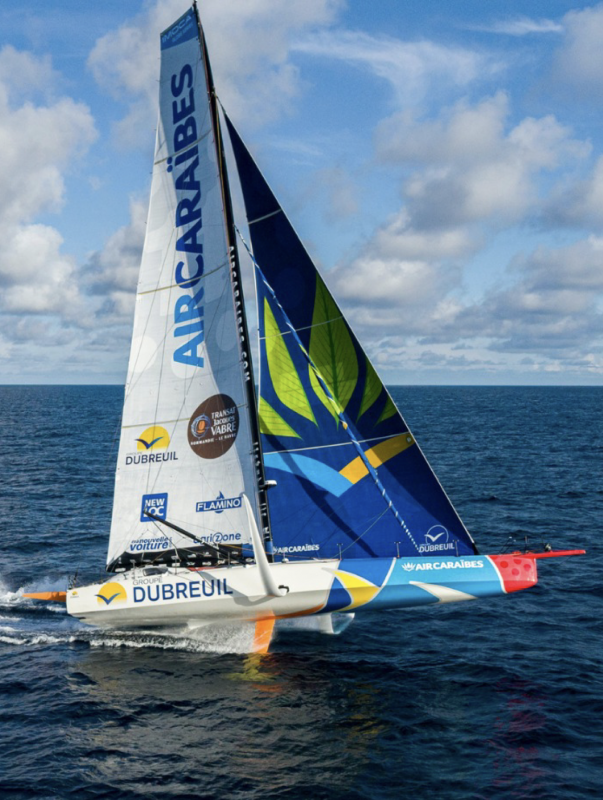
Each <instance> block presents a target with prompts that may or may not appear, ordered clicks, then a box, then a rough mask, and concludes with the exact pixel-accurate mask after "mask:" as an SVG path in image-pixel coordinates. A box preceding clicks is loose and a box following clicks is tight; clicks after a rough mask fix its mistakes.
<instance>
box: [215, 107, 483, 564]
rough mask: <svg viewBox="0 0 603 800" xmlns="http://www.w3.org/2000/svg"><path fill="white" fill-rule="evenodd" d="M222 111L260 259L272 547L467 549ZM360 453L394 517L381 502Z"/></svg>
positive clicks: (372, 552) (283, 550) (263, 426)
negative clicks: (272, 484) (272, 483)
mask: <svg viewBox="0 0 603 800" xmlns="http://www.w3.org/2000/svg"><path fill="white" fill-rule="evenodd" d="M226 121H227V124H228V128H229V133H230V137H231V142H232V145H233V151H234V155H235V159H236V162H237V168H238V172H239V177H240V180H241V186H242V190H243V197H244V200H245V205H246V212H247V218H248V222H249V228H250V234H251V240H252V243H253V249H254V256H255V259H256V261H257V263H258V265H259V269H260V270H261V275H258V276H257V277H258V281H257V284H258V306H259V320H260V359H261V364H260V408H259V413H260V430H261V433H262V446H263V450H264V463H265V467H266V475H267V477H268V478H270V479H274V480H276V481H277V484H278V485H277V488H275V489H273V490H272V491H271V493H270V513H271V520H272V536H273V541H274V546H275V550H276V552H277V553H280V554H281V555H287V556H289V557H291V556H295V555H298V556H303V557H308V556H316V557H324V558H328V557H337V556H339V554H340V553H341V554H342V555H343V556H344V557H346V558H361V557H362V558H366V557H367V556H381V557H385V556H395V555H397V554H400V555H406V556H413V555H429V554H432V555H442V554H446V553H450V554H451V555H453V554H456V553H458V554H459V555H464V554H472V553H474V552H476V551H475V546H474V544H473V541H472V540H471V537H470V536H469V534H468V532H467V531H466V529H465V528H464V526H463V524H462V522H461V520H460V519H459V517H458V515H457V513H456V511H455V510H454V508H453V506H452V505H451V503H450V501H449V500H448V498H447V496H446V494H445V493H444V491H443V490H442V488H441V486H440V485H439V483H438V481H437V478H436V477H435V475H434V474H433V472H432V470H431V468H430V467H429V465H428V464H427V462H426V460H425V458H424V456H423V454H422V453H421V451H420V449H419V447H418V446H417V444H416V442H415V440H414V437H413V436H412V434H411V432H410V431H409V429H408V426H407V425H406V423H405V422H404V420H403V418H402V416H401V415H400V413H399V412H398V410H397V408H396V406H395V405H394V403H393V401H392V400H391V398H390V396H389V394H388V392H387V390H386V389H385V387H384V386H383V384H382V383H381V381H380V379H379V377H378V376H377V374H376V372H375V370H374V368H373V366H372V364H371V363H370V361H369V359H368V358H367V356H366V354H365V353H364V351H363V350H362V348H361V346H360V344H359V343H358V341H357V339H356V337H355V336H354V334H353V332H352V331H351V329H350V327H349V325H348V324H347V322H346V320H345V319H344V317H343V315H342V314H341V311H340V310H339V308H338V306H337V304H336V303H335V301H334V299H333V297H332V295H331V294H330V292H329V291H328V289H327V287H326V286H325V284H324V281H323V280H322V278H321V277H320V275H319V274H318V272H317V270H316V268H315V266H314V264H313V263H312V261H311V259H310V257H309V256H308V254H307V252H306V250H305V249H304V247H303V245H302V244H301V242H300V240H299V238H298V237H297V235H296V233H295V231H294V230H293V228H292V226H291V224H290V222H289V221H288V219H287V218H286V216H285V214H284V213H283V211H282V209H281V207H280V206H279V204H278V202H277V201H276V199H275V197H274V195H273V194H272V192H271V190H270V188H269V187H268V185H267V184H266V181H265V180H264V178H263V176H262V175H261V173H260V172H259V170H258V168H257V166H256V165H255V163H254V161H253V159H252V158H251V156H250V154H249V152H248V151H247V149H246V148H245V145H244V144H243V143H242V141H241V139H240V137H239V136H238V134H237V132H236V130H235V129H234V127H233V126H232V124H231V123H230V121H229V120H228V118H226ZM262 278H265V280H266V283H267V284H268V286H266V285H265V284H264V282H263V280H262ZM272 290H274V295H275V296H273V294H272ZM279 306H280V307H279ZM288 324H290V325H292V326H293V328H294V329H295V334H293V333H292V332H291V331H290V330H289V328H288ZM302 348H304V349H305V351H306V352H307V354H308V357H309V360H310V362H311V364H312V365H313V366H314V367H315V368H316V370H317V371H318V373H319V374H320V377H321V378H322V380H323V381H324V383H325V384H326V386H327V387H328V390H329V394H330V395H331V397H329V396H328V395H327V393H325V391H324V390H323V388H322V387H321V385H320V381H319V380H318V379H317V376H316V372H315V371H314V369H313V367H312V366H309V364H308V359H307V358H306V357H304V353H303V351H302ZM333 400H334V402H333ZM340 413H342V414H343V415H344V418H345V424H344V423H342V421H341V418H340V416H339V414H340ZM353 439H355V440H356V441H357V442H359V443H360V445H361V448H362V451H363V452H364V454H365V455H364V456H363V457H362V456H359V454H358V451H357V449H356V447H355V445H354V443H353ZM367 460H368V462H369V463H370V465H371V466H372V467H374V468H375V469H376V470H377V473H378V478H379V481H380V483H381V484H382V488H384V489H385V491H386V494H387V495H388V496H389V498H390V499H391V501H392V504H393V506H394V507H395V509H396V510H397V511H398V513H399V517H400V518H401V519H396V516H395V515H394V514H393V513H392V510H391V509H390V508H389V507H388V503H386V502H385V500H384V498H383V496H382V489H380V488H379V487H378V485H377V482H376V481H375V479H374V477H373V475H372V474H371V471H370V470H369V468H368V467H367V464H366V461H367Z"/></svg>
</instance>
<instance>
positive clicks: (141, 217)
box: [85, 198, 148, 323]
mask: <svg viewBox="0 0 603 800" xmlns="http://www.w3.org/2000/svg"><path fill="white" fill-rule="evenodd" d="M147 208H148V198H145V199H143V200H141V199H132V200H131V201H130V221H129V223H128V224H127V225H124V226H123V227H121V228H119V229H118V230H117V231H116V232H115V233H114V234H113V235H112V236H111V237H110V238H109V239H108V240H107V242H106V244H105V246H104V248H103V249H102V250H100V251H98V252H96V253H93V254H92V255H91V256H90V257H89V259H88V263H87V264H86V266H85V271H86V284H87V286H88V287H89V289H90V291H91V292H92V293H93V294H95V295H99V296H102V297H103V298H104V299H105V301H104V303H103V305H102V308H101V313H102V314H103V315H105V316H106V315H110V316H111V317H112V319H113V321H114V322H116V323H119V322H127V323H129V322H130V321H131V319H132V315H133V313H134V301H135V297H136V285H137V283H138V273H139V270H140V258H141V255H142V247H143V244H144V236H145V230H146V221H147Z"/></svg>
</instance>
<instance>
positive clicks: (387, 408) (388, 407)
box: [377, 395, 398, 425]
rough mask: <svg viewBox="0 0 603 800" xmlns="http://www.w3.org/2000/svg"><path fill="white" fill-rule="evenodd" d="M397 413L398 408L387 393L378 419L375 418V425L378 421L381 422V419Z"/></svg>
mask: <svg viewBox="0 0 603 800" xmlns="http://www.w3.org/2000/svg"><path fill="white" fill-rule="evenodd" d="M397 413H398V409H397V407H396V406H395V405H394V401H393V400H392V399H391V397H390V396H389V395H387V400H386V401H385V405H384V406H383V411H382V412H381V415H380V417H379V419H378V420H377V425H378V424H379V423H380V422H383V420H385V419H389V418H390V417H393V416H394V414H397Z"/></svg>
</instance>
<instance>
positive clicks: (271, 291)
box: [235, 226, 420, 552]
mask: <svg viewBox="0 0 603 800" xmlns="http://www.w3.org/2000/svg"><path fill="white" fill-rule="evenodd" d="M235 230H236V231H237V233H238V235H239V238H240V239H241V241H242V242H243V245H244V247H245V249H246V250H247V252H248V253H249V256H250V258H251V260H252V262H253V265H254V266H255V268H256V270H257V272H258V274H259V275H260V277H261V279H262V282H263V284H264V286H265V287H266V289H267V290H268V292H269V294H270V296H271V297H272V299H273V301H274V302H275V303H276V304H277V306H278V308H279V309H280V311H281V313H282V315H283V318H284V320H285V323H286V325H287V327H288V328H289V329H290V330H291V332H292V333H293V336H294V338H295V341H296V342H297V345H298V347H299V348H300V350H301V352H302V354H303V356H304V358H305V359H306V361H307V362H308V365H309V366H310V368H311V369H312V371H313V373H314V375H315V376H316V379H317V381H318V382H319V384H320V386H321V388H322V390H323V392H325V394H326V396H327V398H328V400H329V401H330V403H331V405H332V406H333V409H334V411H335V412H336V414H337V417H338V419H339V420H340V422H341V424H342V426H343V429H344V430H345V432H346V433H347V434H348V436H349V437H350V439H351V440H352V443H353V445H354V447H355V448H356V450H357V452H358V455H359V456H360V458H361V460H362V462H363V464H364V466H365V467H366V469H367V470H368V472H369V474H370V476H371V477H372V479H373V481H374V483H375V485H376V486H377V488H378V489H379V491H380V493H381V496H382V497H383V499H384V501H385V502H386V503H387V504H388V508H389V509H390V510H391V512H392V514H393V515H394V517H395V518H396V521H397V522H398V524H399V525H400V527H401V528H402V530H403V531H404V533H405V534H406V535H407V536H408V538H409V539H410V541H411V542H412V544H413V545H414V547H415V549H416V550H417V552H420V551H419V547H418V545H417V543H416V542H415V540H414V538H413V535H412V533H411V532H410V530H409V528H408V526H407V524H406V522H405V521H404V519H403V518H402V516H401V515H400V513H399V512H398V509H397V508H396V507H395V505H394V503H393V501H392V500H391V498H390V496H389V494H388V492H387V489H386V488H385V486H384V485H383V484H382V483H381V479H380V478H379V476H378V474H377V471H376V469H375V468H374V467H373V465H372V464H371V463H370V461H369V460H368V458H367V456H366V453H365V452H364V450H363V449H362V447H361V446H360V444H359V442H358V440H357V439H356V437H355V436H354V434H353V433H352V430H351V428H350V423H349V421H348V419H347V416H346V414H345V413H344V411H343V409H342V408H341V407H340V405H339V403H338V402H337V400H335V398H334V397H333V394H332V392H331V390H330V389H329V387H328V386H327V384H326V382H325V380H324V378H323V377H322V375H321V373H320V370H319V369H318V367H317V366H316V364H315V363H314V361H313V360H312V358H311V357H310V354H309V353H308V351H307V350H306V348H305V347H304V345H303V343H302V341H301V339H300V338H299V336H298V334H297V331H296V330H295V328H294V327H293V325H292V324H291V322H290V320H289V317H288V316H287V313H286V312H285V309H284V308H283V307H282V305H281V304H280V302H279V300H278V298H277V296H276V294H275V293H274V289H273V288H272V286H271V285H270V284H269V283H268V281H267V280H266V277H265V276H264V273H263V272H262V270H261V268H260V265H259V264H258V262H257V261H256V260H255V257H254V256H253V253H252V252H251V249H250V247H249V245H248V244H247V242H246V241H245V239H244V238H243V235H242V234H241V231H240V230H239V229H238V228H237V227H236V226H235Z"/></svg>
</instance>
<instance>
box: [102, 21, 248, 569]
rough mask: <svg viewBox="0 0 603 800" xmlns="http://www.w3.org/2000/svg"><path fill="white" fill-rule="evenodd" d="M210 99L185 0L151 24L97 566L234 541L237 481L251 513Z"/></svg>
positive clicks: (236, 330) (235, 319)
mask: <svg viewBox="0 0 603 800" xmlns="http://www.w3.org/2000/svg"><path fill="white" fill-rule="evenodd" d="M214 103H215V98H214V97H213V87H212V84H211V72H210V70H209V64H208V61H207V58H206V52H205V46H204V41H203V36H202V33H201V29H200V26H199V25H198V19H197V16H196V10H195V8H191V9H190V10H189V11H188V12H187V13H186V14H184V15H183V16H182V17H180V19H178V20H177V21H176V22H175V23H174V24H173V25H172V26H171V27H170V28H168V29H167V30H166V31H164V33H163V34H162V36H161V77H160V110H159V124H158V129H157V144H156V151H155V159H154V167H153V180H152V187H151V203H150V208H149V217H148V223H147V232H146V238H145V244H144V251H143V257H142V264H141V269H140V278H139V283H138V291H137V295H136V310H135V318H134V336H133V340H132V349H131V353H130V363H129V368H128V378H127V384H126V392H125V402H124V411H123V419H122V430H121V439H120V446H119V456H118V465H117V475H116V483H115V499H114V505H113V520H112V525H111V538H110V542H109V553H108V569H110V570H114V569H119V568H122V567H127V566H131V565H132V564H135V563H141V562H142V563H144V562H147V563H148V562H166V561H168V562H169V561H170V560H171V559H172V558H173V557H174V556H177V557H179V558H182V559H184V560H186V561H188V562H189V563H190V562H192V563H200V562H206V561H207V560H208V556H207V555H205V554H206V553H207V554H212V553H213V554H215V553H216V551H215V550H213V549H212V547H211V544H212V543H213V544H219V545H228V546H232V550H231V551H229V552H233V554H235V555H236V554H240V552H241V549H242V548H243V547H244V546H245V545H248V544H249V542H250V537H249V531H248V523H247V512H246V509H245V506H244V503H243V495H247V497H248V498H249V499H250V501H251V503H252V505H253V507H254V509H255V513H256V514H257V517H258V519H262V514H261V509H260V505H261V502H260V491H261V490H260V488H259V487H260V485H261V484H262V483H263V478H262V475H261V474H259V473H258V470H257V463H258V460H259V449H258V448H259V442H258V441H256V437H255V436H254V429H257V416H256V412H255V397H254V389H253V375H252V372H251V367H250V364H249V357H248V352H249V348H248V345H247V342H246V323H245V318H244V310H243V305H242V300H243V298H242V288H241V286H240V281H239V279H238V272H237V263H236V250H235V249H233V248H234V242H232V241H231V228H232V224H231V220H230V219H229V214H230V213H231V212H230V208H229V203H230V199H229V196H228V192H227V189H225V181H226V178H225V174H224V165H223V163H222V158H223V156H222V152H221V142H220V140H219V135H220V131H219V124H218V122H217V118H216V114H215V108H214V107H213V105H214ZM258 438H259V437H258ZM148 512H150V513H151V514H154V515H155V516H156V517H157V518H158V521H157V522H156V521H155V520H153V519H151V518H149V516H148ZM161 519H166V520H168V521H171V522H172V523H174V524H175V525H176V526H178V527H180V528H182V529H184V530H186V531H188V532H190V533H191V534H193V535H194V536H195V537H197V538H198V539H200V540H201V541H203V542H207V547H202V546H197V545H195V544H193V543H192V542H191V540H190V538H187V537H185V536H182V535H180V534H179V533H178V532H177V531H176V530H174V529H173V528H169V527H167V526H165V525H162V524H161ZM222 553H224V550H222ZM209 560H210V561H211V560H213V559H212V558H211V555H209Z"/></svg>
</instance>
